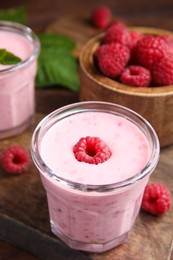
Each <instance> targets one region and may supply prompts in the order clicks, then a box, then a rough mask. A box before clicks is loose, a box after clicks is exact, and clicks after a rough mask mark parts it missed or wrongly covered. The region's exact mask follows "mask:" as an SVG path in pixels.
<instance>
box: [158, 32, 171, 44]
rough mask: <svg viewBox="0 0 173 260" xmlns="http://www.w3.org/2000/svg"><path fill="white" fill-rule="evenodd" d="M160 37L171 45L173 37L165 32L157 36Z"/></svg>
mask: <svg viewBox="0 0 173 260" xmlns="http://www.w3.org/2000/svg"><path fill="white" fill-rule="evenodd" d="M159 38H160V39H162V40H164V41H165V42H166V44H168V45H170V46H173V37H171V36H170V35H167V34H163V35H160V36H159Z"/></svg>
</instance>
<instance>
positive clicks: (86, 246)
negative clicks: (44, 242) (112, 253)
mask: <svg viewBox="0 0 173 260" xmlns="http://www.w3.org/2000/svg"><path fill="white" fill-rule="evenodd" d="M51 229H52V232H53V233H54V234H55V235H56V236H57V237H59V238H60V239H61V240H62V241H63V242H65V243H66V244H67V245H68V246H69V247H71V248H73V249H77V250H82V251H88V252H95V253H103V252H105V251H108V250H110V249H112V248H114V247H116V246H118V245H121V244H123V243H125V242H126V241H127V239H128V234H129V232H127V233H125V234H123V235H121V236H120V237H117V238H115V239H114V240H111V241H108V242H106V243H104V244H103V243H101V244H99V243H84V242H80V241H76V240H73V239H71V238H69V237H67V236H66V235H65V234H63V233H62V232H61V231H60V230H59V229H58V228H57V227H56V226H55V225H54V224H53V223H52V222H51Z"/></svg>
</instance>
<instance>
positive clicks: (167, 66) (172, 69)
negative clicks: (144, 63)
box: [152, 56, 173, 86]
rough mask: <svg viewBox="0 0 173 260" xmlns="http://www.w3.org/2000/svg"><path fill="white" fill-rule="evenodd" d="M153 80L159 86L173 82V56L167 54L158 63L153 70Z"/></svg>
mask: <svg viewBox="0 0 173 260" xmlns="http://www.w3.org/2000/svg"><path fill="white" fill-rule="evenodd" d="M152 80H153V83H154V84H155V85H157V86H165V85H171V84H173V57H172V56H167V57H166V58H164V59H162V60H161V61H160V62H158V63H156V64H155V66H154V67H153V70H152Z"/></svg>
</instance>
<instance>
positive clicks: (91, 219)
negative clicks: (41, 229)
mask: <svg viewBox="0 0 173 260" xmlns="http://www.w3.org/2000/svg"><path fill="white" fill-rule="evenodd" d="M87 136H90V137H98V138H99V140H102V141H104V146H103V145H102V146H101V147H104V151H106V152H107V150H106V149H105V146H106V147H108V148H109V151H110V154H109V156H107V157H106V159H105V160H104V161H103V162H101V163H98V164H95V163H88V162H87V159H86V158H87V157H85V156H84V161H78V159H77V158H76V157H75V154H74V150H73V149H74V146H75V144H76V143H77V144H78V141H79V140H80V138H81V137H84V138H85V137H87ZM97 147H98V145H97ZM79 149H82V148H81V147H80V148H79ZM86 150H87V149H86ZM86 153H87V152H86ZM32 155H33V160H34V162H35V163H36V165H37V167H38V169H39V171H40V176H41V179H42V182H43V185H44V187H45V189H46V191H47V198H48V205H49V212H50V222H51V227H52V231H53V232H54V233H55V234H56V235H57V236H58V237H60V238H61V239H62V240H63V241H64V242H66V243H67V244H68V245H69V246H70V247H72V248H76V249H80V250H86V251H93V252H103V251H106V250H108V249H110V248H112V247H115V246H117V245H119V244H121V243H123V242H124V241H125V240H126V239H127V237H128V233H129V231H130V230H131V228H132V226H133V224H134V222H135V219H136V217H137V215H138V212H139V209H140V205H141V199H142V195H143V191H144V188H145V185H146V184H147V182H148V178H149V176H150V174H151V173H152V171H153V170H154V168H155V167H156V165H157V161H158V158H159V143H158V139H157V136H156V134H155V132H154V130H153V129H152V128H151V126H150V125H149V124H148V123H147V122H146V121H145V120H143V119H141V118H140V117H139V116H138V115H136V114H135V113H133V112H132V111H130V110H128V109H126V108H123V107H120V106H116V105H113V104H110V103H104V102H83V103H77V104H74V105H70V106H67V107H65V108H62V109H60V110H57V111H55V112H54V113H52V115H50V116H48V117H47V118H46V119H45V120H43V121H42V122H41V123H40V124H39V125H38V127H37V129H36V131H35V133H34V134H33V139H32ZM102 155H103V154H101V156H102ZM93 156H94V155H93ZM104 158H105V157H104Z"/></svg>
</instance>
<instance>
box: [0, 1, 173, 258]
mask: <svg viewBox="0 0 173 260" xmlns="http://www.w3.org/2000/svg"><path fill="white" fill-rule="evenodd" d="M100 3H102V1H99V0H98V1H95V2H94V1H90V0H89V1H83V0H75V1H69V0H63V1H56V0H54V1H53V0H52V1H51V2H50V1H48V0H35V1H31V0H25V1H22V0H13V1H10V0H6V1H4V2H3V3H1V4H0V8H10V7H17V6H21V5H26V6H27V8H28V21H29V26H30V27H31V28H32V29H33V30H34V31H35V32H36V33H38V32H40V31H44V30H47V28H49V29H50V28H52V25H53V26H54V21H56V23H57V22H60V24H61V21H63V22H64V19H65V18H64V17H70V16H71V15H72V14H79V13H81V12H82V13H86V14H89V13H90V12H91V10H92V9H93V8H94V7H95V6H96V5H99V4H100ZM106 3H107V4H108V5H109V6H110V7H111V9H112V12H113V13H114V15H115V16H116V17H118V18H120V19H123V20H124V21H125V22H127V23H128V24H129V25H132V26H152V27H160V28H163V29H168V30H172V31H173V16H172V11H173V2H172V1H171V0H167V1H162V0H159V1H156V0H153V1H151V2H147V1H144V0H141V1H140V2H139V1H137V0H122V1H114V0H112V1H111V0H109V1H106ZM84 40H85V39H84ZM45 91H46V94H45ZM45 91H41V90H39V91H38V90H37V92H36V101H37V115H36V118H35V123H36V122H37V121H39V120H40V119H41V118H42V117H43V116H44V114H47V113H49V112H50V111H52V110H54V109H56V108H57V107H60V106H62V105H65V104H69V103H72V102H75V101H77V100H78V93H73V92H70V91H67V90H64V89H60V88H59V89H57V90H56V91H57V92H56V95H54V93H55V90H51V89H50V90H45ZM33 128H34V124H33V126H31V128H30V129H28V130H27V131H26V132H25V133H24V134H23V135H22V136H21V137H17V139H15V138H14V139H10V140H8V139H7V140H5V141H1V146H2V147H3V146H6V145H8V144H10V143H11V142H19V143H21V144H23V143H24V144H25V145H26V146H29V139H28V138H29V136H30V133H31V131H32V130H33ZM172 159H173V146H170V147H167V148H164V149H162V151H161V160H160V163H159V166H158V168H157V170H156V174H155V175H154V176H153V177H152V180H153V181H158V180H160V181H161V182H164V183H166V184H167V185H168V186H169V188H170V189H171V191H172V192H173V172H172V169H173V162H172V161H173V160H172ZM32 171H36V170H33V168H32V169H30V170H29V172H28V173H27V174H28V175H27V176H28V178H29V174H30V172H32ZM3 177H4V176H1V178H0V185H2V183H3V185H5V184H4V183H5V181H6V180H4V178H3ZM29 180H30V181H33V180H32V179H28V181H29ZM8 181H9V180H8ZM34 181H35V184H36V183H37V181H38V180H36V179H34ZM16 185H17V184H16ZM32 185H34V183H33V182H32ZM4 187H5V186H4ZM4 187H3V188H4ZM2 190H3V189H2ZM4 190H5V188H4ZM11 191H13V188H11ZM38 193H39V195H38V196H40V203H42V202H44V205H46V203H45V201H46V198H45V193H44V191H43V189H42V186H41V184H40V186H39V187H38ZM1 194H2V193H1ZM32 195H33V193H32ZM12 197H13V196H11V197H10V196H9V197H8V200H9V201H5V202H4V203H9V205H10V206H9V209H8V210H7V212H6V213H8V214H7V216H8V217H9V219H7V218H3V217H2V216H3V214H1V218H0V224H1V228H2V229H1V230H0V234H1V235H0V236H1V238H4V239H3V240H4V241H5V242H4V241H3V240H1V241H0V259H14V260H16V259H22V260H25V259H26V260H27V259H28V260H34V259H40V258H41V259H48V260H49V259H51V260H54V259H58V260H61V259H62V260H63V259H93V260H103V259H104V260H105V259H110V260H125V259H132V260H138V259H139V260H141V259H142V260H145V259H146V260H148V259H149V260H150V259H151V260H155V259H157V260H168V259H173V255H172V258H171V252H172V243H171V242H172V239H173V221H172V219H173V218H172V216H173V211H172V210H171V211H170V212H169V213H168V214H166V215H165V216H164V217H163V219H162V222H161V220H159V219H158V218H153V217H152V216H148V215H147V214H145V213H141V214H140V215H139V218H138V219H137V225H136V226H135V229H134V232H132V234H131V237H130V241H133V246H132V245H131V242H129V244H127V245H125V247H124V248H118V249H117V251H116V255H115V252H114V251H113V252H112V253H109V254H101V255H96V254H92V255H87V254H81V252H74V251H73V253H72V252H71V251H68V249H67V248H66V247H65V246H64V245H62V244H61V247H60V248H61V249H60V251H58V249H57V257H55V254H54V253H52V255H53V256H52V257H50V258H49V257H48V256H46V251H45V257H43V256H42V257H41V251H42V250H43V248H42V245H41V244H39V243H37V240H36V238H37V237H39V239H40V233H38V232H35V233H33V230H32V229H29V230H28V229H27V230H25V231H24V233H21V234H19V235H20V236H21V238H22V235H23V234H24V235H25V234H26V232H27V239H28V246H26V244H25V243H23V242H22V241H21V243H19V241H17V240H18V239H16V241H17V243H15V236H13V235H15V232H16V227H21V226H20V225H22V224H23V223H25V224H27V225H28V226H29V225H30V226H31V227H36V226H37V222H38V223H41V222H42V223H43V227H42V228H43V229H42V231H43V233H44V234H46V235H45V237H44V239H45V240H44V241H47V245H48V246H49V247H50V248H54V245H53V244H54V242H55V241H56V239H55V238H54V237H53V236H52V234H51V232H50V233H49V231H47V230H49V227H48V224H49V223H47V221H46V222H45V219H46V217H47V208H45V209H44V214H43V215H44V218H43V219H42V220H40V219H39V217H38V218H34V222H33V223H32V219H31V217H30V214H28V215H27V214H25V216H22V214H20V213H21V212H20V207H19V208H18V209H16V215H15V216H12V214H11V212H13V210H12V208H13V207H16V204H15V202H13V201H12ZM24 198H25V199H26V203H29V201H27V198H28V196H27V195H25V196H24ZM2 199H3V198H2ZM10 203H11V204H10ZM16 203H17V202H16ZM37 203H38V201H37ZM1 206H2V203H1ZM37 206H38V205H35V207H37ZM4 207H5V206H4ZM23 209H25V210H27V206H26V208H25V206H23V205H22V206H21V210H23ZM0 213H2V210H1V208H0ZM11 216H12V217H14V219H16V218H17V220H18V223H17V226H16V223H13V218H12V219H10V217H11ZM6 221H9V222H8V223H11V226H9V227H8V228H7V226H6V225H7V222H6ZM25 221H26V222H25ZM40 221H41V222H40ZM24 229H25V227H22V229H21V230H24ZM151 229H152V231H151ZM45 230H46V231H45ZM165 230H166V233H165ZM36 231H38V230H36ZM39 231H40V230H39ZM8 232H9V233H10V232H11V236H8V235H7V233H8ZM46 232H47V233H46ZM137 232H139V233H140V234H142V236H141V237H140V236H139V237H137V236H136V234H137ZM19 233H20V232H19ZM164 234H166V235H164ZM50 238H51V240H50ZM34 239H35V241H36V242H35V243H36V247H35V248H33V247H32V246H31V244H30V243H31V241H32V240H33V241H34ZM39 239H38V240H39ZM46 239H48V240H46ZM54 239H55V241H54ZM149 240H150V241H152V244H149V243H148V241H149ZM39 241H40V240H39ZM33 243H34V242H33ZM49 243H50V244H49ZM135 245H139V246H138V247H137V246H135ZM55 246H57V245H56V242H55ZM22 248H23V249H22ZM50 248H49V249H50ZM36 250H38V251H39V250H40V253H38V254H36V253H35V252H36ZM44 250H45V249H44ZM44 250H43V251H44ZM52 250H53V249H52ZM152 250H153V254H151V251H152ZM144 251H146V252H148V257H147V258H146V253H145V252H144ZM47 252H48V251H47ZM127 252H129V256H128V254H127ZM159 252H164V255H160V253H159ZM34 254H35V255H40V257H37V256H34ZM62 255H63V257H62ZM132 255H133V257H132ZM72 257H73V258H72ZM74 257H75V258H74Z"/></svg>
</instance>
